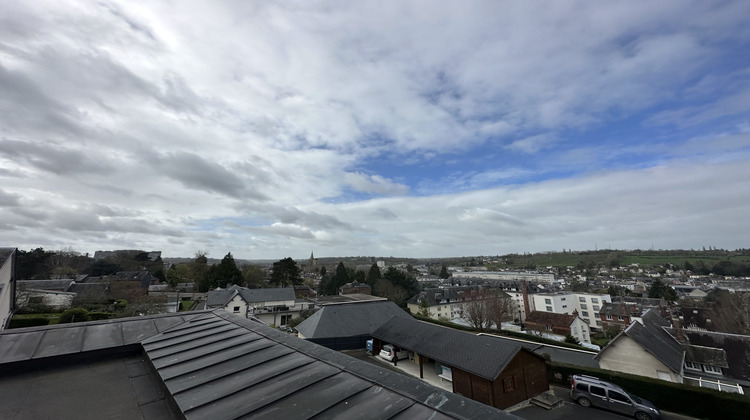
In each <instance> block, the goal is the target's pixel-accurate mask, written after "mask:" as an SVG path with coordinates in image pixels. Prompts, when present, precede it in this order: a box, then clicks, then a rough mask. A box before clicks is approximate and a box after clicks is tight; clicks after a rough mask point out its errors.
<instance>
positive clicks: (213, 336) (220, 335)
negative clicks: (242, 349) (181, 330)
mask: <svg viewBox="0 0 750 420" xmlns="http://www.w3.org/2000/svg"><path fill="white" fill-rule="evenodd" d="M244 334H246V332H245V331H242V330H239V329H237V328H228V326H222V328H217V329H216V330H206V331H202V332H200V334H197V332H194V333H193V335H194V336H196V337H195V338H192V339H190V336H188V338H187V339H186V338H185V337H186V336H175V337H170V339H168V340H159V341H148V342H146V343H144V345H143V348H145V349H146V350H147V351H148V352H149V356H150V357H153V358H159V357H162V356H164V355H168V354H174V353H179V352H181V351H185V350H189V349H192V348H195V347H199V346H205V345H210V344H212V343H216V342H220V341H224V340H230V339H232V338H235V337H237V336H242V335H244Z"/></svg>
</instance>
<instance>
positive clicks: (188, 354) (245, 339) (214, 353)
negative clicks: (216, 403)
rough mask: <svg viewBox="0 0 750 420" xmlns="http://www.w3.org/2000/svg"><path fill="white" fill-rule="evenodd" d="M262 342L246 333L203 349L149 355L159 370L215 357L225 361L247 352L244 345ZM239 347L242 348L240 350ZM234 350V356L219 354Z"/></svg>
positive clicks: (205, 345) (266, 343)
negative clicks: (194, 360)
mask: <svg viewBox="0 0 750 420" xmlns="http://www.w3.org/2000/svg"><path fill="white" fill-rule="evenodd" d="M257 340H260V336H259V335H257V334H253V333H244V334H241V335H237V336H235V337H231V338H229V339H223V340H220V341H216V342H213V343H207V344H204V345H203V346H202V347H192V348H188V349H186V350H184V351H180V352H169V353H166V351H167V350H170V348H166V349H159V350H157V351H155V352H154V353H153V354H149V358H150V359H151V362H152V363H153V364H154V367H156V368H157V369H163V368H166V367H169V366H172V365H176V364H178V363H186V362H190V361H192V360H193V359H201V360H206V361H208V360H211V359H213V358H214V357H222V358H224V359H226V358H231V357H236V356H239V355H241V354H244V353H246V352H247V350H246V349H245V348H241V346H242V345H243V344H247V343H250V342H253V341H257ZM272 344H273V343H269V342H268V340H264V341H263V342H262V343H261V347H258V348H263V347H270V346H271V345H272ZM238 347H240V348H239V349H238ZM233 349H236V350H235V351H236V353H235V354H233V355H228V356H225V354H227V353H218V352H220V351H223V350H228V351H232V350H233ZM162 351H163V352H165V354H164V355H162V356H158V353H159V352H162ZM207 364H212V363H211V362H204V364H203V366H205V365H207Z"/></svg>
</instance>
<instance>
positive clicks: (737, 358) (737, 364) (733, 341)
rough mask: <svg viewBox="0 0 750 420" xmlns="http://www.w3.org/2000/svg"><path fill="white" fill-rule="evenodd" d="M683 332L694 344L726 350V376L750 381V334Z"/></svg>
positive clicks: (684, 330) (686, 330)
mask: <svg viewBox="0 0 750 420" xmlns="http://www.w3.org/2000/svg"><path fill="white" fill-rule="evenodd" d="M682 333H683V334H684V335H685V337H687V339H688V341H689V342H690V344H692V345H693V346H704V347H713V348H717V349H721V350H722V351H724V352H725V354H726V362H727V365H728V366H727V369H726V370H724V371H723V374H724V375H725V376H727V377H730V378H734V379H737V380H741V381H750V336H747V335H738V334H727V333H720V332H714V331H695V330H688V329H683V330H682ZM719 366H720V365H719Z"/></svg>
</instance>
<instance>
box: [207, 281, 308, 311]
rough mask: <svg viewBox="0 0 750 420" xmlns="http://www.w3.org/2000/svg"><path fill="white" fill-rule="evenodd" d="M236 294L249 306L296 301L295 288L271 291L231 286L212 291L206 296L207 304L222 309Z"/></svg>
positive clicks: (273, 289)
mask: <svg viewBox="0 0 750 420" xmlns="http://www.w3.org/2000/svg"><path fill="white" fill-rule="evenodd" d="M236 293H239V294H240V296H242V299H244V300H245V302H247V303H248V304H252V303H255V302H271V301H284V300H294V299H295V298H296V295H295V294H294V288H293V287H276V288H269V289H248V288H247V287H240V286H230V287H228V288H226V289H222V290H211V291H210V292H208V293H207V294H206V304H207V305H208V306H209V307H222V306H224V305H226V304H227V303H228V302H229V301H230V300H231V299H232V298H233V297H234V295H235V294H236Z"/></svg>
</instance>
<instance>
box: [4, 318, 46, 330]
mask: <svg viewBox="0 0 750 420" xmlns="http://www.w3.org/2000/svg"><path fill="white" fill-rule="evenodd" d="M41 325H49V319H47V318H13V319H11V320H10V325H9V328H26V327H39V326H41Z"/></svg>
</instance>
